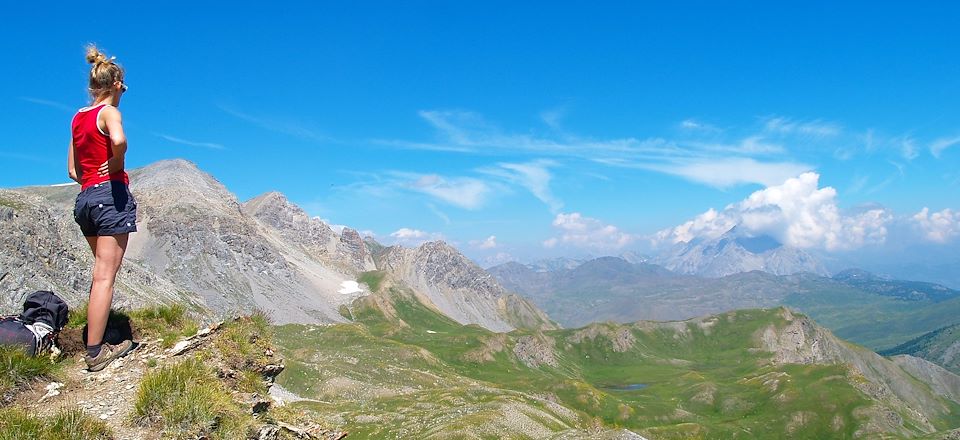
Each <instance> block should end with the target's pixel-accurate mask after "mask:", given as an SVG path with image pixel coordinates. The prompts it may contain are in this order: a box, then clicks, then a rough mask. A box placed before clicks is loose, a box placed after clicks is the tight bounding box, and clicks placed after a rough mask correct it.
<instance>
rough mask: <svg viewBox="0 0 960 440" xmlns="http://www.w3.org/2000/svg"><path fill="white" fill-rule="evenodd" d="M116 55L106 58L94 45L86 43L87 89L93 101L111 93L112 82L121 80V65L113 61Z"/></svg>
mask: <svg viewBox="0 0 960 440" xmlns="http://www.w3.org/2000/svg"><path fill="white" fill-rule="evenodd" d="M114 59H116V57H110V58H107V56H106V55H104V54H103V52H101V51H100V49H97V46H96V45H93V44H90V45H87V62H88V63H90V64H92V65H93V67H91V68H90V86H89V88H88V89H87V90H88V91H89V92H90V97H91V98H93V100H94V101H97V100H99V99H100V98H102V97H104V96H106V95H109V94H110V93H113V83H115V82H117V81H120V82H123V67H120V65H119V64H117V63H116V62H114Z"/></svg>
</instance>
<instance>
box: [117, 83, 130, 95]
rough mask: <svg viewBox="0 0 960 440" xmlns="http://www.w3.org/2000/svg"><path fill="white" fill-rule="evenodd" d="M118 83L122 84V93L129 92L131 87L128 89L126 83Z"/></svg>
mask: <svg viewBox="0 0 960 440" xmlns="http://www.w3.org/2000/svg"><path fill="white" fill-rule="evenodd" d="M117 82H119V83H120V91H122V92H124V93H126V92H127V89H128V88H129V87H127V83H125V82H123V81H117Z"/></svg>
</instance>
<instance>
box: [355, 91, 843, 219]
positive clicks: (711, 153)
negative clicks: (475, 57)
mask: <svg viewBox="0 0 960 440" xmlns="http://www.w3.org/2000/svg"><path fill="white" fill-rule="evenodd" d="M419 114H420V117H421V118H423V119H424V121H426V122H427V123H428V124H429V125H430V126H431V127H433V128H434V130H435V131H436V135H437V140H436V141H434V142H410V141H404V140H374V142H375V143H378V144H380V145H385V146H391V147H398V148H409V149H423V150H433V151H447V152H460V153H471V154H477V155H500V154H514V155H515V154H527V155H540V156H543V157H549V158H575V159H581V160H587V161H593V162H596V163H600V164H604V165H607V166H613V167H625V168H637V169H648V170H653V171H658V172H663V173H667V174H673V175H677V176H680V177H683V178H685V179H688V180H691V181H694V182H699V183H705V184H707V185H714V186H728V185H733V184H739V183H770V182H782V181H783V179H782V178H781V177H784V175H783V173H784V172H786V171H790V172H797V173H799V172H802V171H805V170H808V169H810V166H808V165H806V164H803V163H798V162H795V161H793V160H789V159H779V160H777V159H774V157H775V156H782V155H783V154H784V153H785V149H784V148H783V147H782V146H781V145H779V144H777V143H773V142H770V141H768V140H766V139H764V138H762V137H761V136H759V135H751V136H746V137H744V138H742V139H740V140H737V141H735V142H731V143H717V142H700V141H683V142H680V141H670V140H666V139H663V138H658V137H650V138H646V139H640V138H634V137H626V138H617V139H591V138H583V137H577V136H572V135H569V134H565V135H563V136H560V137H557V138H550V137H543V136H535V135H532V134H528V133H504V132H503V131H501V130H500V129H499V128H497V127H496V126H494V125H493V124H491V123H489V122H487V121H486V120H484V118H483V117H482V116H481V115H479V114H477V113H473V112H465V111H436V110H430V111H426V110H425V111H421V112H419ZM693 123H694V122H691V124H693ZM778 124H779V125H781V126H784V127H792V126H790V125H789V124H788V123H787V122H781V123H778ZM794 124H795V123H794ZM810 124H811V123H808V124H807V125H810ZM781 129H782V130H794V131H804V130H806V131H812V130H814V129H813V128H812V126H811V127H806V126H803V127H799V128H797V127H792V128H781ZM822 130H825V129H824V128H822ZM711 162H720V163H721V166H720V167H716V166H709V165H708V164H709V163H711ZM724 163H725V164H726V166H725V167H724V166H723V164H724ZM731 164H739V165H740V166H731ZM724 171H728V172H731V173H736V175H730V176H726V177H720V176H718V175H717V173H720V172H724ZM513 172H515V173H516V174H517V176H521V175H524V174H523V172H522V171H519V170H517V169H514V170H513ZM701 172H703V173H705V174H701ZM753 172H758V173H759V174H757V175H752V174H751V173H753ZM793 175H796V174H793ZM771 176H773V177H771ZM542 177H544V175H543V174H541V178H542ZM527 183H528V185H527V187H528V188H529V189H531V190H532V189H533V188H535V187H536V185H533V184H534V183H535V180H530V181H528V182H527ZM535 194H536V193H535ZM541 196H544V197H541ZM538 197H541V200H544V201H545V202H547V203H548V204H550V205H552V207H553V209H555V210H559V207H560V206H561V205H559V203H558V201H557V200H555V198H553V197H552V196H547V194H545V193H544V192H542V191H541V192H540V195H538Z"/></svg>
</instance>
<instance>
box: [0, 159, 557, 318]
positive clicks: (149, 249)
mask: <svg viewBox="0 0 960 440" xmlns="http://www.w3.org/2000/svg"><path fill="white" fill-rule="evenodd" d="M130 174H131V182H132V184H131V191H132V192H133V193H134V195H135V197H136V200H137V203H138V217H139V218H138V232H137V233H135V234H132V235H131V238H130V243H129V245H128V248H127V255H126V258H125V260H124V265H123V268H122V270H121V273H120V274H119V276H118V284H117V288H116V289H117V295H116V297H115V304H116V305H117V306H118V307H139V306H144V305H150V304H155V303H174V302H176V303H181V304H186V305H189V309H190V310H191V311H192V312H194V313H198V314H206V315H213V316H228V315H232V314H236V313H249V312H251V311H253V310H262V311H264V312H266V313H267V314H268V315H269V316H270V317H271V318H272V319H273V320H274V322H276V323H279V324H282V323H332V322H345V321H347V320H348V318H347V317H345V316H343V315H342V314H341V311H342V310H343V307H344V306H348V305H350V304H351V303H353V302H354V300H356V299H357V298H359V297H362V296H365V295H368V294H369V293H370V292H369V291H368V290H367V289H366V287H365V285H364V284H361V283H358V281H359V280H360V279H361V278H362V277H363V275H364V274H366V273H369V272H371V271H375V270H377V269H378V266H377V264H378V262H377V261H375V260H374V255H373V252H371V249H370V248H368V245H369V246H371V247H372V248H373V251H376V252H378V253H379V254H381V255H385V257H384V258H383V259H382V260H381V261H380V262H381V263H384V264H385V267H383V268H380V269H383V270H384V272H385V273H386V274H388V275H390V276H392V277H393V279H394V282H398V283H409V287H410V288H412V289H414V290H415V291H416V292H418V295H419V296H418V297H419V298H422V299H424V301H426V302H427V304H430V305H431V306H433V307H436V308H437V309H438V310H440V311H441V312H442V313H450V314H451V315H452V317H453V318H454V319H457V320H460V321H463V322H464V323H476V324H480V325H485V326H489V328H491V329H493V330H498V331H505V330H512V329H513V328H515V327H517V326H527V325H529V326H533V327H539V326H541V325H543V326H546V327H548V328H549V327H551V326H552V323H551V322H550V320H549V318H547V317H546V316H545V315H544V314H543V312H541V311H540V310H539V309H537V308H536V307H535V306H533V305H532V304H530V303H529V302H527V301H526V300H524V299H523V298H521V297H518V296H516V295H511V294H510V293H508V292H505V291H504V290H503V288H502V287H500V286H499V285H498V284H497V283H496V281H495V280H494V279H493V278H492V277H491V276H490V275H489V274H487V273H485V272H483V271H482V270H481V269H479V268H478V267H476V266H475V265H473V264H472V263H470V262H469V260H466V258H465V257H463V256H462V255H460V253H459V252H457V251H456V250H455V249H453V248H452V247H449V246H447V245H445V244H443V243H434V244H430V245H425V246H422V247H420V248H417V249H412V250H411V249H403V248H399V247H397V248H390V249H389V251H387V249H386V248H383V247H382V246H380V245H379V244H376V243H375V242H373V241H372V240H365V239H363V238H362V237H361V236H360V234H359V233H357V232H356V231H355V230H353V229H350V228H344V229H343V230H342V232H340V233H337V232H336V231H334V230H333V229H332V228H331V227H330V225H327V224H325V223H324V222H322V221H320V220H318V219H315V218H311V217H309V216H308V215H307V214H306V213H305V212H304V211H303V210H302V209H300V208H299V207H297V206H296V205H294V204H292V203H290V202H289V201H288V200H287V199H286V198H285V197H284V196H283V195H282V194H280V193H276V192H271V193H267V194H264V195H261V196H259V197H256V198H254V199H252V200H249V201H247V202H246V203H240V202H239V201H238V200H237V198H236V196H234V195H233V194H232V193H230V191H228V190H227V188H225V187H224V186H223V185H222V184H221V183H220V182H218V181H217V180H216V179H214V178H213V177H212V176H210V175H209V174H206V173H204V172H203V171H201V170H200V169H198V168H197V167H196V166H195V165H194V164H192V163H190V162H187V161H184V160H168V161H161V162H157V163H154V164H152V165H149V166H147V167H144V168H140V169H136V170H132V171H130ZM78 192H79V186H78V185H65V186H49V187H29V188H21V189H17V190H0V219H2V222H0V291H2V292H3V293H4V296H2V297H0V310H2V311H4V312H12V311H14V310H16V309H17V308H18V307H19V306H20V304H21V303H22V300H23V297H24V295H26V294H27V293H29V292H31V291H33V290H38V289H46V290H53V291H55V292H57V293H58V294H60V295H61V296H63V297H64V298H65V299H66V300H67V302H68V303H69V304H71V305H73V306H76V305H78V304H80V303H82V302H83V301H85V300H86V297H87V293H88V289H89V276H90V275H89V271H90V268H91V267H92V257H91V254H90V250H89V249H88V247H87V244H86V242H85V241H84V240H83V238H82V237H81V235H80V231H79V228H78V227H77V226H76V225H75V224H74V222H73V218H72V216H71V215H70V214H71V213H72V210H73V200H74V199H75V197H76V195H77V193H78ZM471 313H472V314H471Z"/></svg>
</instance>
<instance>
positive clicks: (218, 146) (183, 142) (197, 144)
mask: <svg viewBox="0 0 960 440" xmlns="http://www.w3.org/2000/svg"><path fill="white" fill-rule="evenodd" d="M154 135H155V136H157V137H159V138H162V139H165V140H167V141H170V142H173V143H175V144H181V145H186V146H188V147H202V148H209V149H212V150H224V149H226V147H224V146H223V145H222V144H218V143H215V142H197V141H188V140H186V139H181V138H178V137H174V136H170V135H166V134H162V133H154Z"/></svg>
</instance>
